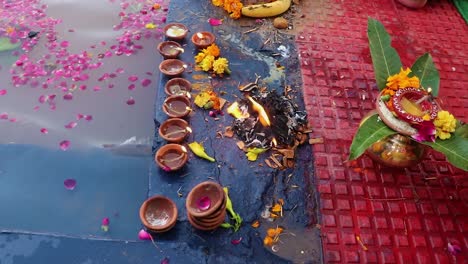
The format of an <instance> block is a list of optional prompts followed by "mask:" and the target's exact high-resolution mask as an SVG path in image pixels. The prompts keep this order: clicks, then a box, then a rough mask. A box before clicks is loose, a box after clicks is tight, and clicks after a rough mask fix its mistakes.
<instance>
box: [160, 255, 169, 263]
mask: <svg viewBox="0 0 468 264" xmlns="http://www.w3.org/2000/svg"><path fill="white" fill-rule="evenodd" d="M169 262H170V261H169V258H168V257H165V258H163V259H162V260H161V264H169Z"/></svg>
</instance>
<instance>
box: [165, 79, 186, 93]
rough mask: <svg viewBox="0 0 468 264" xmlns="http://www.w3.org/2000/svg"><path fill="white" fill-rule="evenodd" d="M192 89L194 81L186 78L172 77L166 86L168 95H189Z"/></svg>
mask: <svg viewBox="0 0 468 264" xmlns="http://www.w3.org/2000/svg"><path fill="white" fill-rule="evenodd" d="M191 90H192V83H191V82H189V81H188V80H187V79H184V78H173V79H170V80H169V81H167V83H166V85H165V86H164V91H165V92H166V94H167V95H187V94H188V93H190V91H191Z"/></svg>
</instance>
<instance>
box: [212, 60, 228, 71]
mask: <svg viewBox="0 0 468 264" xmlns="http://www.w3.org/2000/svg"><path fill="white" fill-rule="evenodd" d="M228 63H229V61H228V60H227V59H226V58H219V59H217V60H215V61H214V63H213V71H214V72H215V73H216V74H223V73H225V72H226V73H230V72H231V71H230V70H229V68H228V66H229V65H228Z"/></svg>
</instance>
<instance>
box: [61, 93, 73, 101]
mask: <svg viewBox="0 0 468 264" xmlns="http://www.w3.org/2000/svg"><path fill="white" fill-rule="evenodd" d="M71 99H73V94H71V93H67V94H66V95H64V96H63V100H71Z"/></svg>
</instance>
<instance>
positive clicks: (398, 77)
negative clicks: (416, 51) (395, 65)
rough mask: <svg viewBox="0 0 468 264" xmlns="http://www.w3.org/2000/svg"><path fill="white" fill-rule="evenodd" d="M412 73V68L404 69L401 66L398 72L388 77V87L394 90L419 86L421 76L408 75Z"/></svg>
mask: <svg viewBox="0 0 468 264" xmlns="http://www.w3.org/2000/svg"><path fill="white" fill-rule="evenodd" d="M410 73H411V69H410V68H406V70H403V68H401V70H400V72H399V73H398V74H395V75H392V76H390V77H388V78H387V88H388V89H392V90H398V89H401V88H407V87H414V88H419V86H420V83H419V78H418V77H417V76H413V77H409V76H408V75H409V74H410Z"/></svg>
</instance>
